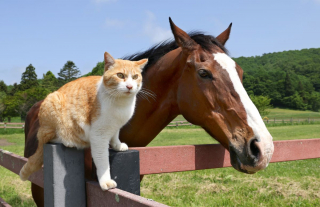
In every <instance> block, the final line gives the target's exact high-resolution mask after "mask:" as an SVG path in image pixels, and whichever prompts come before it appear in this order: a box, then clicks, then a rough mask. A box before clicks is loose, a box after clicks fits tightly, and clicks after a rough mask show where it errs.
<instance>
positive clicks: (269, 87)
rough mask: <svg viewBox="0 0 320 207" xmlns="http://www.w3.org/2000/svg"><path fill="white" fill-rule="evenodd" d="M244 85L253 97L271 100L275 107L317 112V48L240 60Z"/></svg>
mask: <svg viewBox="0 0 320 207" xmlns="http://www.w3.org/2000/svg"><path fill="white" fill-rule="evenodd" d="M234 60H235V61H236V62H237V63H238V64H239V65H240V66H241V67H242V68H243V70H244V79H243V84H244V87H245V88H246V90H247V92H248V93H249V94H250V95H254V96H265V97H268V98H270V100H271V104H272V105H273V106H274V107H285V108H291V109H298V110H312V111H316V112H318V111H319V109H320V48H317V49H315V48H312V49H303V50H292V51H284V52H276V53H269V54H263V55H262V56H255V57H239V58H234Z"/></svg>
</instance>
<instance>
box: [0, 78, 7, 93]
mask: <svg viewBox="0 0 320 207" xmlns="http://www.w3.org/2000/svg"><path fill="white" fill-rule="evenodd" d="M0 92H4V93H8V87H7V85H6V84H5V83H4V81H3V80H1V81H0Z"/></svg>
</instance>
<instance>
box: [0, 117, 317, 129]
mask: <svg viewBox="0 0 320 207" xmlns="http://www.w3.org/2000/svg"><path fill="white" fill-rule="evenodd" d="M263 121H264V122H265V123H266V124H268V123H274V124H277V123H291V124H294V123H301V122H306V123H312V122H320V118H296V119H293V118H283V119H279V118H277V119H276V118H270V119H269V118H264V119H263ZM192 125H193V124H192V123H190V122H188V121H173V122H170V123H169V124H168V125H167V127H178V126H192ZM3 128H4V129H21V128H22V129H23V128H24V123H3V122H2V123H1V122H0V129H3Z"/></svg>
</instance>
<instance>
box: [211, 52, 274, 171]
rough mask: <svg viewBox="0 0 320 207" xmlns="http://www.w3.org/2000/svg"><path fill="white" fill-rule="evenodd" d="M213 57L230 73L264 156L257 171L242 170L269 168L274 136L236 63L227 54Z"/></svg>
mask: <svg viewBox="0 0 320 207" xmlns="http://www.w3.org/2000/svg"><path fill="white" fill-rule="evenodd" d="M213 56H214V60H215V61H216V62H217V63H219V64H220V66H221V67H222V68H223V69H224V70H226V71H227V72H228V74H229V77H230V80H231V82H232V84H233V87H234V90H235V91H236V92H237V93H238V95H239V97H240V100H241V102H242V105H243V106H244V109H245V111H246V113H247V123H248V125H249V126H250V127H251V128H252V130H253V132H254V136H255V137H256V138H257V140H258V142H257V145H259V148H260V150H261V153H262V155H261V156H263V159H262V160H261V163H260V164H259V165H260V166H259V167H258V169H255V168H254V167H252V166H245V165H241V168H243V169H244V170H246V171H248V172H252V173H254V172H256V171H258V170H260V169H263V168H265V167H267V166H268V163H269V161H270V159H271V157H272V154H273V151H274V146H273V142H272V136H271V135H270V133H269V131H268V130H267V128H266V126H265V124H264V123H263V120H262V118H261V116H260V114H259V112H258V110H257V108H256V106H255V105H254V104H253V103H252V101H251V99H250V97H249V96H248V94H247V92H246V90H245V89H244V87H243V85H242V83H241V81H240V78H239V75H238V73H237V70H236V63H235V62H234V61H233V60H232V59H231V58H230V57H229V56H228V55H227V54H225V53H215V54H213ZM240 164H241V163H240Z"/></svg>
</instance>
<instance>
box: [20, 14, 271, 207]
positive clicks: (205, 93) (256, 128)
mask: <svg viewBox="0 0 320 207" xmlns="http://www.w3.org/2000/svg"><path fill="white" fill-rule="evenodd" d="M170 26H171V30H172V33H173V34H174V38H175V41H165V42H162V43H160V44H158V45H156V46H154V47H152V48H150V49H149V50H147V51H145V52H142V53H138V54H134V55H132V56H130V57H127V59H130V60H139V59H142V58H148V59H149V62H148V65H147V66H146V68H145V69H144V73H143V79H144V84H143V88H144V93H143V94H144V95H145V94H148V93H151V94H150V97H149V98H148V99H147V98H143V97H142V96H143V95H142V96H140V97H139V98H138V100H137V107H136V111H135V114H134V116H133V118H132V119H131V120H130V121H129V122H128V124H126V125H125V126H124V127H123V128H122V130H121V133H120V139H121V141H122V142H125V143H127V144H128V145H129V146H130V147H143V146H146V145H148V143H150V142H151V141H152V140H153V139H154V138H155V137H156V136H157V134H159V133H160V131H161V130H162V129H163V128H165V127H166V126H167V124H168V123H170V121H172V120H173V119H174V118H175V117H176V116H177V115H179V114H182V115H183V116H184V117H185V118H186V119H187V120H188V121H189V122H191V123H193V124H195V125H199V126H201V127H202V128H203V129H204V130H206V131H207V132H208V133H209V134H210V135H211V136H212V137H213V138H215V139H216V140H218V141H219V142H220V143H221V144H222V145H223V146H224V147H225V148H226V149H228V150H229V152H230V156H231V163H232V166H233V167H234V168H235V169H237V170H239V171H241V172H245V173H255V172H257V171H259V170H261V169H264V168H265V167H266V166H267V165H268V163H269V161H270V159H271V156H272V154H273V142H272V136H271V135H270V133H269V132H268V130H267V129H266V127H265V125H264V123H263V121H262V119H261V117H260V115H259V112H258V111H257V109H256V107H255V106H254V104H253V103H252V101H251V100H250V98H249V97H248V95H247V93H246V91H245V89H244V88H243V85H242V74H243V71H242V69H241V68H240V66H239V65H237V64H236V63H235V62H234V61H233V60H232V59H231V58H230V57H229V56H228V55H227V52H226V51H227V50H226V49H225V47H224V44H225V43H226V41H227V40H228V39H229V35H230V31H231V24H230V26H229V27H228V28H227V29H226V30H225V31H224V32H222V33H221V34H220V35H219V36H217V37H216V38H214V37H213V36H209V35H204V34H201V33H199V32H196V33H190V34H189V35H188V34H187V33H186V32H184V31H183V30H181V29H180V28H178V27H177V26H176V25H175V24H174V23H173V22H172V21H171V19H170ZM152 97H153V98H154V99H152ZM40 106H41V102H38V103H37V104H35V105H34V106H33V108H32V109H31V110H30V112H29V113H28V116H27V120H26V145H25V146H26V147H25V156H26V157H29V156H31V155H32V154H33V153H34V152H35V149H36V148H37V139H36V133H37V130H38V128H39V122H38V117H37V114H38V111H39V107H40ZM87 158H88V157H87ZM88 159H89V160H90V158H88ZM87 168H88V169H89V168H90V166H87ZM32 192H33V197H34V199H35V201H36V203H37V205H38V206H42V205H43V189H42V188H40V187H38V186H36V185H34V184H32Z"/></svg>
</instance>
